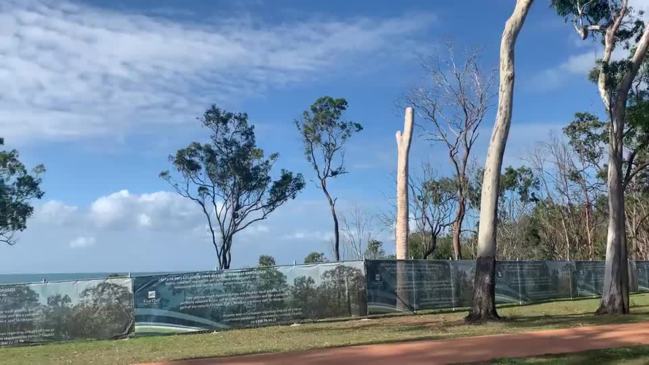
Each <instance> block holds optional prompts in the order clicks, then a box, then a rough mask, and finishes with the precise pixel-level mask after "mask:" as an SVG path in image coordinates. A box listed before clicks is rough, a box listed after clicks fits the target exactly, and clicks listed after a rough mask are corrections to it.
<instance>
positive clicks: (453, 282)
mask: <svg viewBox="0 0 649 365" xmlns="http://www.w3.org/2000/svg"><path fill="white" fill-rule="evenodd" d="M448 271H449V277H450V278H451V306H452V308H453V309H452V310H453V312H455V280H454V278H453V276H454V275H453V272H454V271H455V270H453V261H449V262H448Z"/></svg>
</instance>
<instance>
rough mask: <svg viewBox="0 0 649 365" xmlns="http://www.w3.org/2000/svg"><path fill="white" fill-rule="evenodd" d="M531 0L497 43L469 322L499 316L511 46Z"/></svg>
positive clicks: (522, 3) (522, 2)
mask: <svg viewBox="0 0 649 365" xmlns="http://www.w3.org/2000/svg"><path fill="white" fill-rule="evenodd" d="M532 2H533V0H517V1H516V5H515V7H514V11H513V13H512V15H511V16H510V17H509V19H508V20H507V22H506V23H505V29H504V31H503V34H502V37H501V42H500V75H499V77H500V80H499V82H500V84H499V88H498V111H497V114H496V122H495V124H494V129H493V132H492V135H491V141H490V143H489V148H488V150H487V159H486V162H485V168H484V175H483V178H482V192H481V194H480V224H479V227H478V252H477V258H476V269H475V279H474V282H473V302H472V306H471V310H470V312H469V314H468V315H467V317H466V320H467V321H468V322H479V321H484V320H494V319H499V318H500V317H499V316H498V312H497V311H496V277H495V276H496V225H497V223H498V218H497V217H498V214H497V213H498V193H499V182H500V170H501V168H502V163H503V155H504V153H505V145H506V144H507V137H508V135H509V126H510V123H511V118H512V107H513V102H514V100H513V99H514V77H515V74H514V46H515V44H516V39H517V37H518V34H519V32H520V30H521V28H522V27H523V23H524V21H525V17H526V16H527V13H528V11H529V9H530V7H531V6H532Z"/></svg>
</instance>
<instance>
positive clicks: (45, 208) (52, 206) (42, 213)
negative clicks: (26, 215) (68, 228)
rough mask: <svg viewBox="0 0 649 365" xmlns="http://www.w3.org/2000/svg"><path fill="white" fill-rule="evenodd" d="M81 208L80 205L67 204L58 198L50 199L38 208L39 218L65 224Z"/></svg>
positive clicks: (56, 223) (37, 214)
mask: <svg viewBox="0 0 649 365" xmlns="http://www.w3.org/2000/svg"><path fill="white" fill-rule="evenodd" d="M78 210H79V208H78V207H76V206H72V205H66V204H65V203H63V202H60V201H57V200H50V201H48V202H46V203H45V204H43V205H41V206H40V207H39V208H38V209H37V210H36V214H35V215H36V217H38V219H40V220H42V221H44V222H49V223H52V224H55V225H63V224H66V223H68V222H69V221H70V219H71V218H72V217H73V215H74V214H75V213H76V212H77V211H78Z"/></svg>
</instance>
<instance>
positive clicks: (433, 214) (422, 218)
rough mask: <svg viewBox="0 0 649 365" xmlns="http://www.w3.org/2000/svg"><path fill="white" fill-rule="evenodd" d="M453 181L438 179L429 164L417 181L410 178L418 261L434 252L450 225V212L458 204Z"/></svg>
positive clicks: (425, 166)
mask: <svg viewBox="0 0 649 365" xmlns="http://www.w3.org/2000/svg"><path fill="white" fill-rule="evenodd" d="M455 188H456V185H455V181H454V180H453V179H451V178H437V177H436V176H435V174H434V173H433V170H432V168H431V167H430V166H429V165H424V166H423V168H422V174H421V176H420V177H419V178H416V179H415V178H413V179H411V183H410V190H411V192H412V203H411V206H412V212H413V213H412V218H413V220H414V225H415V228H416V230H417V232H415V234H416V235H418V236H419V237H417V238H418V242H417V245H418V247H417V251H418V252H417V258H419V259H427V258H429V257H430V256H431V255H433V253H434V252H435V250H436V249H437V243H438V240H439V238H440V237H442V236H443V235H445V234H447V233H448V231H449V228H450V227H451V226H453V222H454V220H453V209H454V207H455V205H456V203H457V196H456V194H455V193H456V190H455Z"/></svg>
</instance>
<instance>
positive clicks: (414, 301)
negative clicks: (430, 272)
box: [410, 260, 417, 313]
mask: <svg viewBox="0 0 649 365" xmlns="http://www.w3.org/2000/svg"><path fill="white" fill-rule="evenodd" d="M410 267H411V270H410V272H411V273H412V303H411V305H410V306H411V308H412V311H413V312H414V313H417V309H416V308H417V277H416V276H415V261H412V260H411V261H410Z"/></svg>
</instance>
